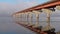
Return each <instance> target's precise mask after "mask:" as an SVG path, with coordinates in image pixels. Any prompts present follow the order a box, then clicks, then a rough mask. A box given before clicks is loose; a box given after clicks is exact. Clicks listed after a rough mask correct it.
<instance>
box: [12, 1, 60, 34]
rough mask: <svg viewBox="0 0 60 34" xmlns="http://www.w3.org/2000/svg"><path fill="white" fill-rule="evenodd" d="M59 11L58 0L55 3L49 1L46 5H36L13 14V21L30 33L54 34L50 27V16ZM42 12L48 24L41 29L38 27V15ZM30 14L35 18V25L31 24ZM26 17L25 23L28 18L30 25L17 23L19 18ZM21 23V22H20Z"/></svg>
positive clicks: (59, 2) (53, 29)
mask: <svg viewBox="0 0 60 34" xmlns="http://www.w3.org/2000/svg"><path fill="white" fill-rule="evenodd" d="M56 9H57V10H60V0H55V1H50V2H47V3H44V4H42V5H38V6H35V7H32V8H28V9H25V10H22V11H19V12H16V13H14V14H13V17H14V19H16V20H15V21H16V23H17V24H19V25H21V26H24V27H26V28H28V29H30V30H31V31H34V32H36V33H39V34H55V28H54V27H52V26H51V25H50V16H51V14H52V12H54V11H55V10H56ZM42 12H44V13H45V14H46V15H47V16H46V22H47V23H48V24H47V26H46V27H42V26H40V25H39V15H40V14H41V13H42ZM32 14H35V16H36V21H37V22H36V23H35V24H32V18H33V16H32ZM23 15H25V17H26V15H27V17H26V18H27V21H28V18H30V23H21V22H19V21H18V19H19V18H22V16H23ZM20 21H22V20H20Z"/></svg>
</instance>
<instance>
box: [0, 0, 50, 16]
mask: <svg viewBox="0 0 60 34" xmlns="http://www.w3.org/2000/svg"><path fill="white" fill-rule="evenodd" d="M47 1H50V0H43V1H42V0H0V16H5V15H8V14H9V15H10V14H12V13H14V12H18V11H21V10H24V9H26V8H30V7H33V6H36V5H39V4H42V3H45V2H47Z"/></svg>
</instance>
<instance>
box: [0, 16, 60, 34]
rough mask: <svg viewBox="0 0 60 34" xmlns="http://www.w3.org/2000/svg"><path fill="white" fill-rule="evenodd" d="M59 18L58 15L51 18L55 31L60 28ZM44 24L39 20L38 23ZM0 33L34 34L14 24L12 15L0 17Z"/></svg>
mask: <svg viewBox="0 0 60 34" xmlns="http://www.w3.org/2000/svg"><path fill="white" fill-rule="evenodd" d="M42 20H44V19H42ZM59 20H60V17H52V18H51V25H52V26H54V27H55V28H56V31H59V30H60V21H59ZM34 23H35V22H34ZM45 24H46V23H45V22H40V25H42V26H44V25H45ZM0 34H36V33H34V32H32V31H30V30H29V29H27V28H24V27H22V26H20V25H18V24H16V23H15V22H14V20H13V19H12V17H0Z"/></svg>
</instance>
